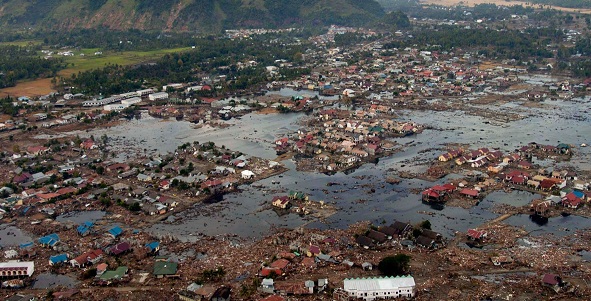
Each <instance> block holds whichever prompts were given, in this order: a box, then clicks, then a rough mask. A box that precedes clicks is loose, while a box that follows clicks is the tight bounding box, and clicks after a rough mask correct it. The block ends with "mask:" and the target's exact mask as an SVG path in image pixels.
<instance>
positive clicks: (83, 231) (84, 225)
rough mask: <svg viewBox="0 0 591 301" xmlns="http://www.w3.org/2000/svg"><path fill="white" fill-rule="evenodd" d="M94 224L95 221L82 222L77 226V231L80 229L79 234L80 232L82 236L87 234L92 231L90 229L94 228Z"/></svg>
mask: <svg viewBox="0 0 591 301" xmlns="http://www.w3.org/2000/svg"><path fill="white" fill-rule="evenodd" d="M92 226H94V223H93V222H90V221H87V222H84V223H82V224H80V225H79V226H78V227H77V228H76V231H78V234H80V235H81V236H86V235H88V234H89V233H90V229H91V228H92Z"/></svg>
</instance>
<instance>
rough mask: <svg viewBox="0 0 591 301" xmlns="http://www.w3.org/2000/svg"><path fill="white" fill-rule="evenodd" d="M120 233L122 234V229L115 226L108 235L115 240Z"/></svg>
mask: <svg viewBox="0 0 591 301" xmlns="http://www.w3.org/2000/svg"><path fill="white" fill-rule="evenodd" d="M121 233H123V229H121V227H119V226H115V227H113V228H111V229H110V230H109V234H110V235H112V236H113V237H115V238H117V236H119V235H121Z"/></svg>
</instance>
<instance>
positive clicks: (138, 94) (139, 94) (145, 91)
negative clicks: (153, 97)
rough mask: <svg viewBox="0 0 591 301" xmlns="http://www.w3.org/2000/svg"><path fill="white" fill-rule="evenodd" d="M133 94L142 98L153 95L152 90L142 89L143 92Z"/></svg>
mask: <svg viewBox="0 0 591 301" xmlns="http://www.w3.org/2000/svg"><path fill="white" fill-rule="evenodd" d="M135 93H137V96H139V97H142V96H146V95H150V94H152V93H154V90H152V89H144V90H139V91H136V92H135Z"/></svg>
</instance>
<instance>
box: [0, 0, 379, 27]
mask: <svg viewBox="0 0 591 301" xmlns="http://www.w3.org/2000/svg"><path fill="white" fill-rule="evenodd" d="M383 15H384V10H383V8H382V7H381V6H380V5H379V4H378V3H377V2H376V1H374V0H364V1H358V0H298V1H296V0H76V1H72V0H0V25H1V26H3V27H5V28H22V27H31V28H36V29H50V30H71V29H77V28H101V27H102V28H108V29H112V30H129V29H139V30H164V31H198V32H199V31H202V32H212V31H220V30H223V29H229V28H253V27H284V26H290V25H301V24H310V25H328V24H337V25H351V26H359V25H363V24H366V23H368V22H371V21H373V20H376V19H377V18H380V17H381V16H383Z"/></svg>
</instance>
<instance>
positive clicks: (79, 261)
mask: <svg viewBox="0 0 591 301" xmlns="http://www.w3.org/2000/svg"><path fill="white" fill-rule="evenodd" d="M102 258H103V251H101V250H94V251H88V252H85V253H82V254H81V255H80V256H78V257H76V258H74V259H72V260H70V264H71V265H72V266H73V267H79V268H81V267H85V266H86V265H90V264H95V263H97V262H99V261H100V260H101V259H102Z"/></svg>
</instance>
